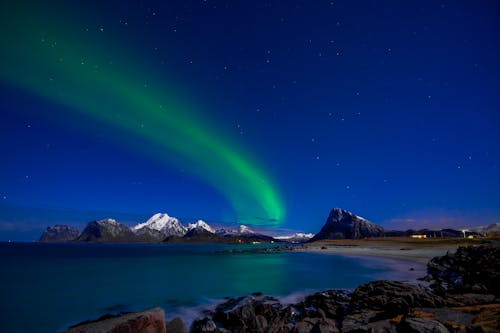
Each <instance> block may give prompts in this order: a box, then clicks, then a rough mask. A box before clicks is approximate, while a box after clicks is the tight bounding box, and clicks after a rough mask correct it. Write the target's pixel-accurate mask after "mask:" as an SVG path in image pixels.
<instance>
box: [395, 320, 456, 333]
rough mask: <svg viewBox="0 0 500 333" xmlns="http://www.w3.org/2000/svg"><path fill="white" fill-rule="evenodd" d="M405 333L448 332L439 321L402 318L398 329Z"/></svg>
mask: <svg viewBox="0 0 500 333" xmlns="http://www.w3.org/2000/svg"><path fill="white" fill-rule="evenodd" d="M398 329H399V331H401V332H407V333H449V332H450V331H449V330H448V329H447V328H446V327H445V326H444V325H443V324H441V323H440V322H439V321H436V320H433V319H426V318H404V319H403V320H402V321H401V323H400V324H399V327H398Z"/></svg>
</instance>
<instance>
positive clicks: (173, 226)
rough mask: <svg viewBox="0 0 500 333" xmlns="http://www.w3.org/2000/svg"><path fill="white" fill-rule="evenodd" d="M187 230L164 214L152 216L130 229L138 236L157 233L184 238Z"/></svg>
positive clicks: (173, 218) (174, 219) (176, 220)
mask: <svg viewBox="0 0 500 333" xmlns="http://www.w3.org/2000/svg"><path fill="white" fill-rule="evenodd" d="M187 230H188V228H186V227H185V226H183V225H182V224H181V223H180V222H179V220H178V219H177V218H175V217H171V216H169V215H168V214H166V213H157V214H154V215H153V216H151V217H150V218H149V220H147V221H146V222H144V223H139V224H137V225H136V226H134V227H132V231H133V232H134V233H136V234H138V235H140V234H144V233H151V231H153V232H154V231H157V232H159V233H161V235H163V236H165V237H168V236H184V235H185V234H186V232H187Z"/></svg>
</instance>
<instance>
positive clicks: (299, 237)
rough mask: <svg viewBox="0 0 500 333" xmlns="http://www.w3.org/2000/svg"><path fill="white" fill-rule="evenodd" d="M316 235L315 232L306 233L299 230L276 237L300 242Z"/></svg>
mask: <svg viewBox="0 0 500 333" xmlns="http://www.w3.org/2000/svg"><path fill="white" fill-rule="evenodd" d="M313 237H314V234H306V233H303V232H297V233H295V234H293V235H287V236H276V237H274V238H276V239H279V240H283V241H287V242H291V243H300V242H305V241H307V240H309V239H311V238H313Z"/></svg>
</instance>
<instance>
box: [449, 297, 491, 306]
mask: <svg viewBox="0 0 500 333" xmlns="http://www.w3.org/2000/svg"><path fill="white" fill-rule="evenodd" d="M445 300H446V305H448V306H469V305H479V304H489V303H493V302H494V301H495V295H490V294H449V295H447V297H446V299H445Z"/></svg>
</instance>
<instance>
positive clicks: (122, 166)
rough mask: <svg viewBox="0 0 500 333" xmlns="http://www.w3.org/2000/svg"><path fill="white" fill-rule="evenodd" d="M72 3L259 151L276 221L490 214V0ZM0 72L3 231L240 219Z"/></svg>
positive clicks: (493, 92) (495, 13) (493, 75)
mask: <svg viewBox="0 0 500 333" xmlns="http://www.w3.org/2000/svg"><path fill="white" fill-rule="evenodd" d="M51 8H52V9H53V11H54V13H58V12H59V11H60V10H61V11H62V10H63V9H64V10H65V11H67V10H68V8H69V7H68V5H67V4H66V5H64V2H53V3H52V7H51ZM71 10H73V11H74V12H77V13H78V15H77V16H78V17H77V19H75V20H72V19H71V18H66V22H67V23H65V24H74V25H80V26H81V29H87V28H90V30H96V31H100V30H101V29H102V30H103V31H100V32H102V33H104V34H107V35H106V36H107V38H106V39H107V40H108V41H112V43H111V44H112V45H110V46H109V47H111V48H113V47H114V44H113V43H116V47H117V49H120V50H122V49H124V46H126V48H127V49H128V50H129V51H130V53H131V54H134V55H139V56H138V57H137V59H141V61H143V62H144V63H147V67H148V68H151V69H153V70H154V71H156V75H157V76H159V77H162V76H165V77H166V81H168V84H169V85H172V84H175V85H177V86H178V87H179V89H180V90H181V91H183V92H184V94H185V95H186V96H187V97H188V98H192V99H193V100H195V101H196V103H198V104H201V105H203V106H204V108H203V110H204V111H203V112H205V114H204V115H203V116H204V117H207V118H210V119H211V120H212V121H213V123H215V124H216V127H217V128H218V129H219V130H220V131H221V132H223V133H224V135H225V136H226V137H228V138H229V140H234V141H235V142H238V144H240V145H241V146H243V147H245V149H246V150H247V151H248V152H249V154H251V156H253V157H255V158H257V159H258V160H259V161H261V163H260V164H261V165H262V166H263V168H264V169H265V170H266V172H267V173H268V174H270V175H271V177H272V179H273V180H274V184H275V187H276V188H277V191H278V192H279V193H280V195H281V196H282V198H283V203H284V207H285V218H284V220H283V221H281V222H282V223H281V225H280V227H281V228H286V229H295V230H303V231H307V232H316V231H318V230H319V228H320V227H321V226H322V224H323V223H324V220H325V219H326V217H327V215H328V212H329V210H330V209H331V208H333V207H342V208H345V209H348V210H351V211H353V212H354V213H356V214H359V215H361V216H364V217H366V218H368V219H371V220H372V221H374V222H376V223H379V224H381V225H383V226H384V227H388V228H398V229H408V228H410V227H436V228H441V227H444V226H456V227H458V226H466V225H484V224H489V223H493V222H498V221H499V220H500V177H499V171H498V164H499V160H500V155H499V153H500V140H499V139H500V138H499V137H500V135H499V131H498V128H499V127H500V112H499V110H500V101H499V98H498V96H500V76H499V74H500V68H499V66H500V62H499V60H498V59H500V43H499V41H500V24H499V23H498V22H499V21H498V17H499V6H498V4H497V3H496V2H495V1H453V2H448V1H441V2H437V1H403V2H402V1H333V2H332V1H248V2H245V3H243V2H240V1H238V2H230V1H210V0H208V1H169V2H168V3H163V2H155V1H135V2H133V3H126V4H125V3H123V2H122V1H112V2H109V3H107V4H105V5H103V4H101V3H100V2H97V1H95V2H92V1H87V2H83V1H82V2H79V3H78V4H77V5H74V7H73V8H71ZM73 21H74V22H73ZM71 22H73V23H71ZM26 23H27V24H28V22H26ZM65 28H66V27H64V26H61V29H65ZM100 38H101V37H100ZM101 40H102V39H101ZM35 56H36V55H35ZM127 56H130V54H129V55H127ZM1 57H2V56H1V55H0V59H1ZM145 67H146V66H143V64H138V66H137V68H138V69H141V68H145ZM19 75H20V76H29V75H32V74H31V73H30V72H19ZM0 85H1V90H0V110H1V121H0V133H1V134H0V135H1V143H0V153H1V156H2V163H1V166H0V239H8V238H17V239H32V238H36V237H37V236H38V234H39V232H40V230H41V229H42V228H44V227H45V226H46V225H48V224H53V223H63V222H68V223H71V224H75V225H78V226H83V225H84V224H85V223H86V222H88V221H89V220H91V219H99V218H104V217H108V216H109V215H112V216H110V217H116V218H118V219H122V220H123V221H125V222H127V223H129V224H131V223H132V222H134V221H136V220H138V221H137V222H141V221H142V219H144V218H147V217H148V216H149V215H152V214H153V213H155V212H159V211H161V212H167V213H169V214H170V215H173V216H177V217H181V218H182V217H184V218H203V219H205V220H207V221H222V222H228V223H230V222H234V219H235V217H234V212H233V211H232V208H231V205H230V203H228V202H227V200H226V199H225V197H224V196H223V195H222V194H221V193H219V191H217V190H216V189H214V188H213V186H210V185H209V184H207V183H206V182H204V181H203V180H201V179H199V178H198V177H196V176H193V175H192V174H190V173H189V172H186V171H185V170H184V169H183V168H182V167H180V166H179V165H178V164H172V165H171V166H169V165H165V164H164V163H159V162H158V161H157V160H156V159H155V158H153V157H151V155H148V154H144V153H142V152H141V149H140V144H137V145H138V146H139V148H138V147H137V146H136V147H132V146H131V145H130V144H122V141H130V140H127V139H124V138H123V136H126V135H127V133H124V132H123V131H121V130H120V129H119V128H114V127H113V126H112V125H110V124H105V123H101V122H99V121H97V120H96V119H93V118H91V117H86V116H85V115H81V114H77V113H69V112H68V110H66V107H65V106H63V105H60V104H58V103H55V102H54V101H52V100H51V99H50V98H47V99H45V98H42V97H39V96H37V95H35V94H33V93H32V92H31V91H28V90H23V89H22V88H21V87H18V86H16V85H13V84H11V83H10V82H9V81H8V80H2V81H0ZM122 138H123V140H122ZM172 140H175V138H172ZM159 153H161V154H173V155H175V152H174V151H172V152H168V151H162V152H159ZM200 163H210V161H200Z"/></svg>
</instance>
